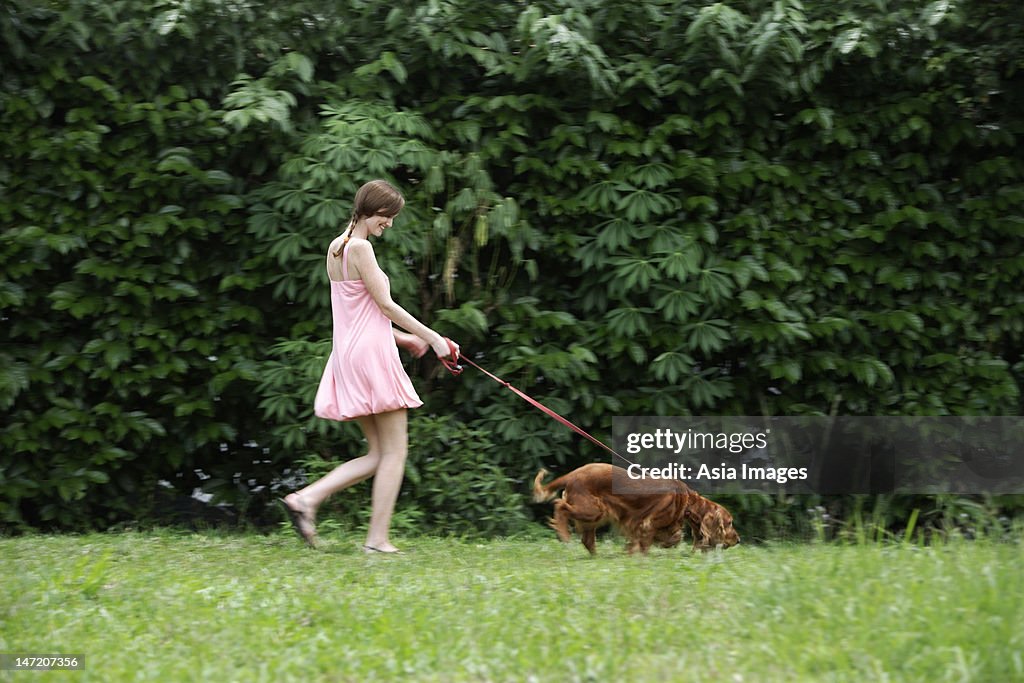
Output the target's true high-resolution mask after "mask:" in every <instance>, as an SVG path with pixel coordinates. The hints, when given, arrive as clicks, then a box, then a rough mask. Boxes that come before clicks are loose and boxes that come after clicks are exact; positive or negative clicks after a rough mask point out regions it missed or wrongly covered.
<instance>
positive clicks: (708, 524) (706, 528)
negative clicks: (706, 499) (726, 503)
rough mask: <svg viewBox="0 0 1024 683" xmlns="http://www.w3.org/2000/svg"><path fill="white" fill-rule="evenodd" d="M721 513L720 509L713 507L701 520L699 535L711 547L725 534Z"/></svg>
mask: <svg viewBox="0 0 1024 683" xmlns="http://www.w3.org/2000/svg"><path fill="white" fill-rule="evenodd" d="M722 512H723V510H722V508H720V507H718V506H713V507H712V508H711V509H710V510H708V511H707V513H705V515H704V517H703V518H701V520H700V534H701V536H703V537H704V541H705V542H707V543H710V544H712V545H713V544H714V543H715V541H717V540H721V538H722V536H723V535H724V534H725V519H723V515H722Z"/></svg>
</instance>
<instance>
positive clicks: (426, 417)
mask: <svg viewBox="0 0 1024 683" xmlns="http://www.w3.org/2000/svg"><path fill="white" fill-rule="evenodd" d="M151 5H152V3H139V2H133V1H130V0H121V1H114V2H102V3H100V2H96V1H95V0H64V1H61V2H48V3H39V2H34V1H32V0H14V1H13V2H11V3H8V4H7V6H6V7H5V9H4V10H3V11H2V13H0V33H2V35H3V42H2V47H0V50H2V51H0V66H2V76H0V79H2V83H3V88H2V93H0V97H2V100H0V141H2V142H0V145H2V150H3V154H2V155H0V220H2V221H3V226H4V227H3V233H2V236H0V263H2V265H3V276H4V277H3V279H2V281H0V323H2V328H0V329H2V335H3V338H2V341H3V346H2V348H0V407H2V409H3V410H4V412H5V421H4V424H3V425H2V426H0V449H2V450H0V519H2V520H3V521H4V522H5V523H7V524H24V523H28V524H34V525H60V526H65V527H67V526H83V525H87V524H101V525H102V524H109V523H111V522H115V521H119V520H123V519H128V518H132V517H137V516H139V515H140V514H155V515H159V509H157V507H155V506H158V505H159V496H157V495H156V493H154V492H160V491H164V490H167V491H173V490H180V491H183V492H186V493H188V492H190V491H191V490H192V489H193V487H197V486H198V487H201V488H203V489H204V490H206V491H208V492H210V493H216V494H218V495H219V496H220V499H221V500H228V501H233V502H236V503H239V504H241V505H243V506H245V505H251V504H252V503H254V502H255V503H261V502H265V501H266V500H267V499H268V498H269V496H270V495H271V493H272V492H273V489H274V488H275V487H277V486H281V485H287V484H288V483H290V482H293V481H294V479H291V478H289V477H292V476H293V475H294V474H295V473H296V468H300V469H301V470H302V471H305V472H315V471H319V469H320V468H323V467H326V466H328V464H329V463H330V462H332V461H334V460H336V459H339V458H344V457H349V456H351V455H353V454H355V453H356V452H357V451H358V448H359V444H358V436H357V430H355V429H354V428H352V427H351V426H350V425H335V424H331V423H326V422H324V421H320V420H316V419H315V418H313V417H312V415H311V405H312V395H313V392H314V391H315V383H316V378H317V377H318V375H319V371H320V369H321V368H322V365H323V361H324V359H325V357H326V353H327V351H328V350H329V340H326V339H325V338H326V337H327V336H328V335H329V332H330V326H329V313H328V304H327V287H326V276H325V274H324V271H323V266H322V263H323V261H322V259H323V251H324V248H325V245H326V244H327V243H328V242H329V241H330V239H331V238H332V237H333V236H334V235H336V234H337V233H338V232H339V231H340V229H341V228H342V227H343V224H344V221H345V219H346V217H347V215H348V211H349V201H350V198H351V196H352V194H353V192H354V190H355V188H356V187H357V186H358V185H359V184H360V183H362V182H363V181H365V180H367V179H370V178H372V177H386V178H390V179H392V180H393V181H394V182H395V183H396V184H397V185H399V186H400V187H401V188H402V189H403V190H404V191H405V192H406V195H407V200H408V204H407V209H406V210H405V211H404V212H403V214H402V216H401V217H400V218H399V220H398V221H397V223H396V229H395V230H394V231H393V232H392V233H389V235H388V236H386V237H385V238H384V240H383V244H382V245H380V246H379V247H378V248H377V253H378V256H379V258H380V260H381V262H382V265H383V266H384V269H385V270H386V271H387V272H388V273H389V274H390V276H391V282H392V287H393V293H394V294H395V297H396V299H398V300H399V301H400V302H401V303H402V304H403V305H405V306H406V307H407V308H408V309H410V310H411V311H413V312H414V313H416V314H417V315H419V316H421V317H422V318H423V319H424V320H426V321H427V322H428V323H430V324H432V325H434V326H436V327H437V328H438V329H440V330H441V331H443V332H444V333H446V334H448V335H449V336H451V337H453V338H456V339H457V340H458V341H459V342H460V343H461V344H462V345H463V348H464V350H466V351H467V352H468V353H470V354H472V356H473V357H474V358H475V359H476V360H477V361H478V362H479V363H481V364H482V365H484V366H485V367H487V368H488V369H490V370H492V371H493V372H496V373H497V374H499V375H501V376H503V377H505V378H507V379H509V380H510V381H512V382H513V383H514V384H516V385H517V386H520V387H522V388H524V389H527V390H528V391H529V392H530V393H531V394H533V395H535V396H537V397H538V398H540V399H541V400H543V401H544V402H545V403H547V404H549V405H550V406H551V407H552V408H554V409H555V410H558V411H559V412H562V413H564V414H567V415H571V416H572V418H573V420H574V421H576V422H577V423H579V424H582V425H584V426H586V427H587V428H588V429H592V430H593V431H594V432H595V433H597V434H598V435H600V436H604V437H606V436H609V433H610V428H611V418H612V416H614V415H642V414H658V415H687V414H773V415H786V414H792V415H804V414H844V415H969V414H1013V415H1015V414H1019V411H1020V390H1019V388H1020V381H1021V372H1022V370H1024V364H1022V363H1024V360H1022V357H1021V352H1022V350H1024V315H1022V314H1024V289H1022V288H1021V287H1020V285H1019V283H1020V281H1021V277H1022V270H1024V212H1022V211H1021V208H1022V206H1024V180H1022V178H1024V159H1022V157H1021V155H1020V154H1019V152H1017V147H1016V142H1017V139H1018V138H1019V136H1020V135H1022V134H1024V130H1022V126H1024V119H1022V115H1021V112H1024V101H1022V100H1024V87H1022V86H1024V83H1022V76H1021V70H1020V69H1021V66H1022V62H1024V57H1022V56H1021V55H1024V38H1022V37H1021V36H1022V35H1024V9H1022V7H1021V6H1020V5H1019V4H1018V3H1014V2H977V1H975V2H967V1H965V2H946V1H942V2H933V3H929V4H926V5H924V6H922V3H919V2H910V1H909V0H893V1H889V2H886V1H884V0H881V1H878V2H875V1H870V2H869V1H868V0H843V1H842V2H837V3H814V4H812V5H810V6H807V7H805V6H804V5H803V4H802V3H800V2H799V1H798V0H778V1H775V2H768V1H766V0H747V1H745V2H731V3H728V4H726V3H715V4H712V3H709V2H683V1H680V0H647V1H645V2H642V3H622V2H613V1H611V0H559V1H554V0H552V1H548V2H537V3H531V4H526V3H519V2H516V3H489V2H482V1H480V0H431V1H429V2H397V3H389V4H387V5H381V4H379V3H372V2H363V1H361V0H351V1H350V2H346V3H343V4H342V3H306V2H297V3H290V4H288V5H287V6H281V7H279V6H277V5H276V4H274V3H241V2H239V3H234V2H220V1H216V0H205V1H199V2H192V3H188V4H187V5H183V4H180V3H177V2H170V1H168V2H160V3H156V9H154V8H153V7H152V6H151ZM410 368H411V370H412V371H413V373H414V375H415V378H416V382H417V384H418V387H419V389H420V392H421V395H422V396H423V397H424V398H425V399H426V401H427V405H426V406H425V408H424V409H422V410H420V411H418V412H417V413H416V414H415V415H413V422H414V423H416V422H417V421H419V426H417V427H415V428H414V437H415V441H414V444H413V449H412V450H413V454H412V461H413V463H414V467H413V469H412V471H411V476H410V477H409V483H408V486H407V488H408V491H407V493H406V494H405V495H404V496H403V504H404V505H405V506H406V513H407V514H410V515H412V516H413V517H416V518H417V519H420V520H423V522H424V525H425V526H427V527H429V528H437V529H442V530H443V529H446V528H447V529H457V530H459V531H471V530H472V529H474V528H478V529H483V530H485V531H486V532H488V533H502V532H508V531H512V530H515V529H516V528H519V526H520V525H521V524H522V520H524V519H526V517H527V515H526V514H525V512H524V508H523V502H522V501H523V500H525V496H524V495H523V494H524V493H525V489H526V486H525V481H526V479H527V478H528V476H529V475H530V474H532V473H533V472H535V471H536V468H537V467H538V466H539V465H541V464H544V465H546V466H548V467H560V466H563V467H567V466H571V465H574V464H578V463H580V462H583V461H589V460H594V459H599V458H601V457H602V455H603V454H601V453H595V452H594V449H593V447H591V446H590V445H589V444H587V443H585V442H582V443H581V442H580V440H579V439H578V438H577V437H575V436H574V435H572V434H571V433H570V432H568V431H565V430H563V429H562V428H561V427H559V426H558V425H556V424H555V423H553V422H551V421H550V420H549V418H547V417H545V416H544V415H542V414H540V413H538V412H536V411H533V410H532V409H531V408H529V407H528V406H526V405H525V404H523V403H521V402H519V401H518V400H517V399H515V397H513V396H512V395H511V394H509V393H507V392H505V391H504V390H503V389H501V387H499V386H497V385H496V384H494V383H493V382H491V381H490V380H488V379H487V378H485V377H482V376H480V375H479V374H476V373H474V372H473V371H467V372H466V373H465V374H464V375H463V376H462V377H460V378H457V379H456V378H452V377H448V376H446V375H444V374H443V373H442V372H441V371H439V369H438V367H437V365H436V363H434V362H432V361H429V360H423V361H416V362H412V361H411V362H410ZM158 482H162V483H161V484H159V485H158ZM731 502H732V504H733V505H734V506H736V507H737V508H738V509H739V510H740V511H741V512H740V514H741V515H742V514H743V513H747V522H748V524H750V525H762V526H761V527H760V528H761V529H764V528H765V527H764V526H763V525H765V524H772V525H774V526H783V527H784V526H787V525H793V524H797V522H799V521H800V520H805V518H806V516H807V515H806V511H805V508H806V507H808V506H809V505H811V504H815V503H818V502H821V503H822V504H828V505H832V506H838V507H839V508H842V507H844V506H848V505H853V504H856V505H857V506H862V505H863V504H864V502H863V501H856V502H855V503H854V502H851V501H816V500H815V501H807V500H805V499H799V500H798V499H791V498H782V499H772V498H762V497H748V498H744V499H740V500H735V501H731ZM869 504H870V505H874V506H875V507H874V509H875V510H876V512H877V511H878V510H885V511H887V512H886V513H885V514H890V513H891V514H892V516H893V517H896V518H898V517H900V516H902V515H903V514H905V513H906V512H907V511H909V509H910V508H911V507H922V506H924V507H927V508H929V509H942V508H943V507H944V506H948V505H949V502H948V501H940V502H939V504H936V502H935V501H921V500H896V501H892V500H888V499H885V500H881V501H874V503H869ZM959 504H961V505H966V504H968V503H967V502H961V503H959ZM991 504H992V503H991V502H990V501H987V502H981V503H977V502H971V503H970V505H991ZM1000 504H1001V505H1003V506H1004V507H1006V508H1010V509H1012V508H1013V506H1014V503H1013V501H1002V502H1001V503H1000ZM339 505H342V506H344V503H339ZM488 505H490V506H491V507H493V508H495V509H499V510H502V511H507V512H508V514H501V515H490V516H488V514H487V513H486V512H485V510H486V508H487V506H488ZM257 507H258V506H257ZM857 509H858V510H859V509H860V507H857ZM353 514H354V513H353ZM483 517H487V519H486V520H484V519H483ZM467 520H468V523H467ZM805 521H806V520H805Z"/></svg>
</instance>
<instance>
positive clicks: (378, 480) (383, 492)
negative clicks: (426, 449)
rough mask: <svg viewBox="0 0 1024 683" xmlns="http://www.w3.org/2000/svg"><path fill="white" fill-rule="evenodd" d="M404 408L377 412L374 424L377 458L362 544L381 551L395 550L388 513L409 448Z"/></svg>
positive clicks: (393, 508) (395, 496) (399, 481)
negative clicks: (364, 541) (368, 520)
mask: <svg viewBox="0 0 1024 683" xmlns="http://www.w3.org/2000/svg"><path fill="white" fill-rule="evenodd" d="M407 417H408V416H407V413H406V410H405V408H402V409H400V410H393V411H391V412H388V413H381V414H379V415H377V416H376V421H375V425H376V427H377V436H378V438H379V442H380V461H379V464H378V465H377V474H376V476H375V477H374V478H373V501H372V509H371V514H370V528H369V530H368V532H367V534H366V545H367V546H368V547H369V548H372V549H374V550H378V551H381V552H394V551H395V550H397V548H395V546H393V545H391V541H390V540H389V539H388V532H389V530H390V528H391V516H392V514H393V513H394V511H395V502H396V501H397V500H398V492H399V491H400V490H401V488H402V479H403V477H404V476H405V458H406V455H407V454H408V451H409V434H408V421H407Z"/></svg>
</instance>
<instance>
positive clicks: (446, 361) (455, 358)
mask: <svg viewBox="0 0 1024 683" xmlns="http://www.w3.org/2000/svg"><path fill="white" fill-rule="evenodd" d="M444 340H445V341H446V342H448V350H449V351H450V352H451V354H452V355H450V356H448V357H447V358H438V360H439V361H441V365H443V366H444V367H445V368H446V369H447V370H448V372H450V373H452V374H453V375H455V376H456V377H457V376H459V375H461V374H462V371H463V370H464V369H465V368H463V367H462V366H461V365H459V349H458V348H457V347H456V346H455V342H453V341H452V340H451V339H449V338H448V337H444Z"/></svg>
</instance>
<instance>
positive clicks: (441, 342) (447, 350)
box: [430, 335, 459, 358]
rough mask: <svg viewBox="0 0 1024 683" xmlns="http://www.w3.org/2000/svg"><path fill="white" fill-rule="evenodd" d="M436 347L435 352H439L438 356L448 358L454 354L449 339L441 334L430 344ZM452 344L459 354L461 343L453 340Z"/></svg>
mask: <svg viewBox="0 0 1024 683" xmlns="http://www.w3.org/2000/svg"><path fill="white" fill-rule="evenodd" d="M430 346H431V348H433V349H434V353H436V354H437V357H438V358H448V357H450V356H451V355H452V349H451V347H449V346H448V341H447V340H446V339H445V338H444V337H442V336H441V335H437V339H436V340H434V342H433V343H432V344H431V345H430ZM452 346H454V347H455V355H456V356H458V354H459V345H458V344H456V343H455V342H452Z"/></svg>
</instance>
